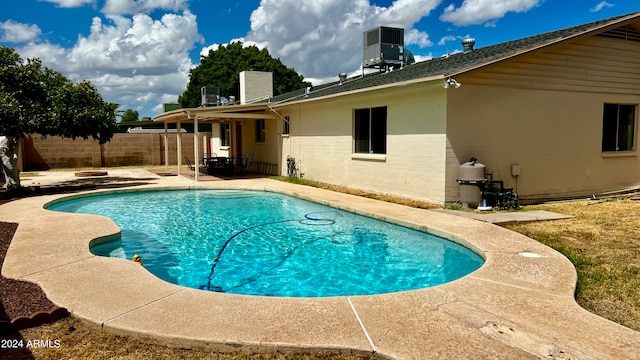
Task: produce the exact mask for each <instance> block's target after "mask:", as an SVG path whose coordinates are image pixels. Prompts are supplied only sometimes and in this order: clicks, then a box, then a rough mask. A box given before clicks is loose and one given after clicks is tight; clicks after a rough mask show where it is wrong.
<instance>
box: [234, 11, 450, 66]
mask: <svg viewBox="0 0 640 360" xmlns="http://www.w3.org/2000/svg"><path fill="white" fill-rule="evenodd" d="M440 3H441V0H397V1H395V2H393V4H392V5H391V6H390V7H386V8H385V7H379V6H373V5H371V4H370V2H369V1H368V0H350V1H344V0H314V1H299V0H262V1H261V3H260V6H259V7H258V8H257V9H256V10H254V11H253V13H252V14H251V31H250V32H249V33H248V34H247V36H246V39H247V41H251V42H252V43H254V44H256V45H257V46H258V47H265V46H266V47H267V48H268V49H269V53H270V54H271V56H273V57H276V58H280V59H281V60H282V62H283V63H285V64H287V65H288V66H291V67H293V68H295V70H296V71H297V72H299V73H301V74H303V75H305V77H309V78H313V79H323V78H327V77H335V76H337V74H338V73H339V72H345V71H347V72H348V71H351V70H353V69H357V68H358V67H359V66H360V64H361V63H362V34H363V32H364V31H366V30H369V29H372V28H374V27H377V26H392V27H401V28H404V29H405V41H406V42H405V45H410V44H416V45H418V46H420V47H426V46H431V45H432V43H431V41H430V40H429V36H428V34H427V33H425V32H420V31H417V30H415V29H412V26H413V25H414V24H415V23H416V22H418V21H420V19H422V18H423V17H425V16H428V15H429V13H430V12H431V11H432V10H433V9H435V8H436V7H437V6H438V5H439V4H440ZM292 14H295V16H292Z"/></svg>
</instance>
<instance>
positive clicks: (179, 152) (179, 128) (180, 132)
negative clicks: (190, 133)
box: [176, 120, 182, 176]
mask: <svg viewBox="0 0 640 360" xmlns="http://www.w3.org/2000/svg"><path fill="white" fill-rule="evenodd" d="M180 130H182V124H181V123H180V120H178V122H177V123H176V132H177V134H178V137H177V141H176V143H177V144H176V145H177V146H176V147H177V148H178V176H180V175H182V131H180Z"/></svg>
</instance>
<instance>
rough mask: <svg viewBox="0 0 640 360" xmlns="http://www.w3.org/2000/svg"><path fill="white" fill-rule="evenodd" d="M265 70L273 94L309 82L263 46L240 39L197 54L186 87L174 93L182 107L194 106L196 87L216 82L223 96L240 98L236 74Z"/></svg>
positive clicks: (293, 88)
mask: <svg viewBox="0 0 640 360" xmlns="http://www.w3.org/2000/svg"><path fill="white" fill-rule="evenodd" d="M248 70H254V71H268V72H271V73H273V88H274V89H273V91H274V95H280V94H284V93H286V92H289V91H293V90H297V89H301V88H304V87H306V86H309V85H310V84H309V83H308V82H305V81H304V76H302V75H300V74H298V73H297V72H296V71H295V70H294V69H292V68H288V67H286V66H285V65H284V64H283V63H282V62H281V61H280V59H274V58H272V57H271V55H269V51H268V50H267V49H262V50H260V49H258V47H257V46H255V45H252V46H247V47H244V46H243V45H242V43H241V42H234V43H231V44H229V45H227V46H220V47H219V48H218V49H217V50H210V51H209V54H207V56H203V57H201V58H200V65H198V66H197V67H195V68H193V69H191V70H190V71H189V84H188V85H187V89H186V90H185V92H183V93H182V95H180V96H179V97H178V102H179V103H180V104H182V106H183V107H198V106H200V104H201V99H200V88H201V87H202V86H209V85H211V86H217V87H219V88H220V94H221V95H222V96H225V97H229V96H235V97H236V98H237V99H239V98H240V82H239V79H238V77H239V74H240V72H242V71H248Z"/></svg>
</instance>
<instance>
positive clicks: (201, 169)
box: [184, 156, 207, 175]
mask: <svg viewBox="0 0 640 360" xmlns="http://www.w3.org/2000/svg"><path fill="white" fill-rule="evenodd" d="M184 162H185V163H187V167H188V168H189V170H191V171H193V172H195V171H196V166H195V164H194V163H193V162H192V161H191V159H189V157H188V156H185V157H184ZM198 171H199V172H200V174H203V175H206V174H207V167H206V166H204V165H200V166H199V167H198Z"/></svg>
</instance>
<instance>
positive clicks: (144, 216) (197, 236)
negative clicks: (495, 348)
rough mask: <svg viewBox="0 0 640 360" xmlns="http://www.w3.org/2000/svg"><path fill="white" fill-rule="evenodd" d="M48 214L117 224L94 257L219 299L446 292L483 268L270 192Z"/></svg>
mask: <svg viewBox="0 0 640 360" xmlns="http://www.w3.org/2000/svg"><path fill="white" fill-rule="evenodd" d="M48 209H50V210H56V211H65V212H74V213H89V214H100V215H104V216H107V217H109V218H111V219H112V220H113V221H114V222H115V223H116V224H117V225H118V226H119V227H120V228H121V229H122V236H121V239H120V240H119V241H114V242H110V243H106V244H100V245H97V246H94V247H92V248H91V251H92V252H93V253H94V254H97V255H103V256H110V257H117V258H125V259H131V257H132V256H133V255H134V254H139V255H140V256H141V257H142V261H143V263H144V267H145V268H146V269H147V270H149V271H150V272H151V273H153V274H155V275H156V276H157V277H159V278H161V279H163V280H166V281H168V282H171V283H175V284H178V285H182V286H187V287H192V288H196V289H203V290H210V291H221V292H227V293H236V294H248V295H261V296H292V297H325V296H339V295H371V294H381V293H389V292H396V291H404V290H412V289H419V288H425V287H430V286H435V285H439V284H443V283H446V282H450V281H452V280H455V279H458V278H460V277H462V276H464V275H466V274H468V273H470V272H473V271H475V270H476V269H478V268H479V267H480V266H481V265H482V264H483V260H482V258H481V257H480V256H478V255H477V254H476V253H474V252H473V251H471V250H469V249H467V248H465V247H463V246H461V245H459V244H457V243H454V242H451V241H448V240H445V239H442V238H439V237H437V236H433V235H430V234H427V233H423V232H420V231H416V230H412V229H408V228H405V227H401V226H397V225H393V224H390V223H386V222H382V221H378V220H374V219H371V218H368V217H363V216H360V215H356V214H353V213H349V212H345V211H341V210H337V209H333V208H330V207H327V206H323V205H320V204H316V203H312V202H308V201H304V200H301V199H298V198H294V197H290V196H286V195H282V194H277V193H270V192H261V191H232V190H180V191H147V192H128V193H118V194H109V195H98V196H90V197H84V198H78V199H74V200H68V201H63V202H59V203H56V204H53V205H51V206H49V207H48Z"/></svg>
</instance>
